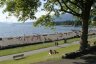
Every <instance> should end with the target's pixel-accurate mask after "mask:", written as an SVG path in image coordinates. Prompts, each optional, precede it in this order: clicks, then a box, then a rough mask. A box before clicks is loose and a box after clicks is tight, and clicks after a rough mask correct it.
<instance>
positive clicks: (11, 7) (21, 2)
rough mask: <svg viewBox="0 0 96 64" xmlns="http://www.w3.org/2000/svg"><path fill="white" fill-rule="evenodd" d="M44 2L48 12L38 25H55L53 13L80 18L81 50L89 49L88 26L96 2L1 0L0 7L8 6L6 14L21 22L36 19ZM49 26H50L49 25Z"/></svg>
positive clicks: (95, 13) (95, 10) (74, 0)
mask: <svg viewBox="0 0 96 64" xmlns="http://www.w3.org/2000/svg"><path fill="white" fill-rule="evenodd" d="M42 2H44V3H43V4H44V8H43V9H42V10H45V11H47V12H48V14H46V15H45V16H42V17H40V18H39V19H38V21H37V22H36V24H37V25H38V24H40V23H41V24H42V25H46V26H50V25H53V24H51V23H50V22H49V21H51V20H49V19H50V18H52V17H51V16H50V14H51V12H54V14H55V15H59V14H62V13H70V14H73V15H75V16H77V17H79V18H80V19H81V21H82V35H81V48H83V49H85V48H87V44H88V41H87V39H88V25H89V18H90V15H96V0H0V6H2V5H3V6H4V5H5V6H6V7H5V10H4V12H9V15H10V14H12V15H15V16H16V17H18V19H19V20H22V21H25V20H27V19H34V18H35V16H34V14H35V13H36V12H37V11H38V8H39V7H40V6H41V5H42ZM36 24H35V25H36ZM47 24H49V25H47Z"/></svg>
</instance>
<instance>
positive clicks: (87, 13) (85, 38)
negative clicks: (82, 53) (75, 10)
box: [80, 8, 90, 50]
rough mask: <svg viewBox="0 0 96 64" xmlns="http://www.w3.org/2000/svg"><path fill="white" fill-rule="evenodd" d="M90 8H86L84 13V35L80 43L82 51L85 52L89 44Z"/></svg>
mask: <svg viewBox="0 0 96 64" xmlns="http://www.w3.org/2000/svg"><path fill="white" fill-rule="evenodd" d="M89 16H90V8H85V10H83V12H82V18H81V19H82V34H81V41H80V44H81V45H80V50H85V49H86V48H87V47H88V46H89V44H88V25H89Z"/></svg>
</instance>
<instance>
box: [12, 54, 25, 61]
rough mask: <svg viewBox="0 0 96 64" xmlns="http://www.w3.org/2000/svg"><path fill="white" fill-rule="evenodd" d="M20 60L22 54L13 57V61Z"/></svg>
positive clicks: (22, 56)
mask: <svg viewBox="0 0 96 64" xmlns="http://www.w3.org/2000/svg"><path fill="white" fill-rule="evenodd" d="M22 58H24V54H18V55H15V56H13V59H14V60H19V59H22Z"/></svg>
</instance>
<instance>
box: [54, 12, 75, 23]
mask: <svg viewBox="0 0 96 64" xmlns="http://www.w3.org/2000/svg"><path fill="white" fill-rule="evenodd" d="M74 20H76V17H75V16H73V15H72V14H69V13H65V14H61V15H60V16H54V22H64V21H74Z"/></svg>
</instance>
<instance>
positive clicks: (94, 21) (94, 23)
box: [92, 17, 96, 26]
mask: <svg viewBox="0 0 96 64" xmlns="http://www.w3.org/2000/svg"><path fill="white" fill-rule="evenodd" d="M92 25H94V26H96V17H94V18H93V20H92Z"/></svg>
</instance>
